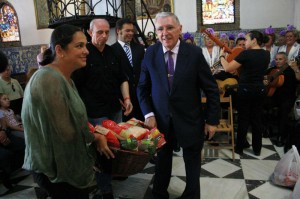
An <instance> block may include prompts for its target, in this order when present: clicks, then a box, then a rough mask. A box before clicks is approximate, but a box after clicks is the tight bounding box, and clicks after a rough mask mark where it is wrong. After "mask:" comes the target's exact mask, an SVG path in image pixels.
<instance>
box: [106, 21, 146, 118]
mask: <svg viewBox="0 0 300 199" xmlns="http://www.w3.org/2000/svg"><path fill="white" fill-rule="evenodd" d="M116 31H117V35H118V41H117V42H116V43H114V44H113V45H112V46H111V47H112V48H113V49H114V51H115V54H117V55H119V59H120V64H121V66H122V68H123V70H124V72H125V74H126V75H127V77H128V83H129V95H130V97H131V103H132V105H133V110H132V112H131V113H130V114H129V115H127V116H126V115H123V121H127V120H129V119H131V118H132V117H134V118H136V119H139V120H144V116H143V114H142V112H141V109H140V105H139V102H138V99H137V96H136V87H137V84H138V82H139V78H140V73H141V62H142V60H143V58H144V54H145V50H144V46H142V45H140V44H138V43H135V42H134V41H133V36H134V26H133V23H132V21H130V19H125V18H124V19H119V20H118V21H117V23H116ZM126 45H127V46H126ZM126 48H127V49H126ZM126 50H128V51H127V53H129V55H128V56H127V54H126Z"/></svg>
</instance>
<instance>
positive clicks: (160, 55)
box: [155, 45, 169, 92]
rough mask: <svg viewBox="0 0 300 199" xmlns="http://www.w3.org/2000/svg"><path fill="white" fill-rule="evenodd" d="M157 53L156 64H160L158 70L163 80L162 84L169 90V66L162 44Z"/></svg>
mask: <svg viewBox="0 0 300 199" xmlns="http://www.w3.org/2000/svg"><path fill="white" fill-rule="evenodd" d="M156 53H157V59H155V62H156V63H155V66H158V68H157V71H158V74H159V76H160V79H161V81H162V86H163V87H164V88H165V89H166V91H167V92H169V82H168V77H167V68H166V61H165V56H164V52H163V49H162V45H159V48H158V51H157V52H156Z"/></svg>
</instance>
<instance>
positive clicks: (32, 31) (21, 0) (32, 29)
mask: <svg viewBox="0 0 300 199" xmlns="http://www.w3.org/2000/svg"><path fill="white" fill-rule="evenodd" d="M8 2H9V3H10V4H11V5H12V6H13V7H14V8H15V10H16V12H17V14H18V18H19V25H20V32H21V41H22V46H28V45H37V44H47V43H49V41H50V35H51V32H52V30H51V29H41V30H37V26H36V20H35V10H34V4H33V0H8Z"/></svg>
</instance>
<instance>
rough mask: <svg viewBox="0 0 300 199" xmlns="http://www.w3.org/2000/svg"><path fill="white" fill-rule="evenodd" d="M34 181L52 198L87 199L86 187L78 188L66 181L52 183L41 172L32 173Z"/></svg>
mask: <svg viewBox="0 0 300 199" xmlns="http://www.w3.org/2000/svg"><path fill="white" fill-rule="evenodd" d="M32 176H33V179H34V181H35V182H36V183H37V184H38V185H39V186H40V187H41V188H42V189H44V190H45V191H46V192H47V193H48V194H49V195H50V196H51V198H52V199H66V198H72V199H89V192H88V189H79V188H76V187H74V186H72V185H70V184H68V183H65V182H59V183H52V182H51V181H50V180H49V178H48V177H47V176H46V175H44V174H42V173H35V172H33V173H32Z"/></svg>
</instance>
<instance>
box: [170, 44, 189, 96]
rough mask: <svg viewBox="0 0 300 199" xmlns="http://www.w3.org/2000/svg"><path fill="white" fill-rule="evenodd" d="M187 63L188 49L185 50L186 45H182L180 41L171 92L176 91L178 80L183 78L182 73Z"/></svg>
mask: <svg viewBox="0 0 300 199" xmlns="http://www.w3.org/2000/svg"><path fill="white" fill-rule="evenodd" d="M187 61H188V49H187V48H186V44H184V43H183V41H182V42H180V46H179V51H178V55H177V60H176V66H175V73H174V79H173V86H172V89H171V92H174V91H175V90H176V87H177V86H178V84H179V82H180V78H181V77H182V76H183V74H184V71H185V70H186V68H187Z"/></svg>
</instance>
